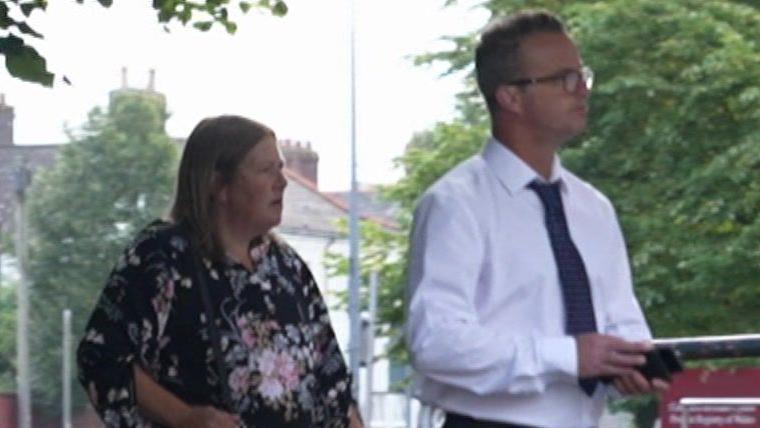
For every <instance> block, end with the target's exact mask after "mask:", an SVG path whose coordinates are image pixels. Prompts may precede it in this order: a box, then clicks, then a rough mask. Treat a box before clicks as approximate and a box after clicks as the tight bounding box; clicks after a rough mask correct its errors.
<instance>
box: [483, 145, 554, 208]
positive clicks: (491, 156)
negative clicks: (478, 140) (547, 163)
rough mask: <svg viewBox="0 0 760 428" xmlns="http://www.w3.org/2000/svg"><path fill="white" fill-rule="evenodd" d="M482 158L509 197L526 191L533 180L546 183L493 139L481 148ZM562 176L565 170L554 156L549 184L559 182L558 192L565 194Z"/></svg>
mask: <svg viewBox="0 0 760 428" xmlns="http://www.w3.org/2000/svg"><path fill="white" fill-rule="evenodd" d="M482 156H483V159H484V160H485V162H486V164H487V165H488V167H489V168H490V169H491V172H493V173H494V175H496V177H497V178H498V179H499V181H500V182H501V184H502V185H503V186H504V187H505V188H506V189H507V191H508V192H509V194H510V195H514V194H516V193H517V192H519V191H521V190H524V189H526V188H527V186H528V184H530V182H531V181H533V180H538V181H540V182H546V180H545V179H544V178H543V177H542V176H541V175H540V174H538V173H537V172H536V171H535V170H534V169H533V168H531V167H530V166H529V165H528V164H527V163H525V161H523V160H522V159H520V158H519V157H517V155H515V154H514V152H512V150H510V149H509V148H508V147H507V146H506V145H504V144H503V143H502V142H501V141H499V140H497V139H496V138H494V137H491V138H489V139H488V142H487V143H486V146H485V148H483V153H482ZM564 175H565V169H564V168H563V167H562V162H560V159H559V156H557V155H556V154H555V155H554V159H553V160H552V172H551V178H550V179H549V182H551V183H553V182H555V181H559V183H560V186H559V187H560V190H561V191H563V192H565V193H566V192H567V191H568V186H567V180H566V179H565V178H564Z"/></svg>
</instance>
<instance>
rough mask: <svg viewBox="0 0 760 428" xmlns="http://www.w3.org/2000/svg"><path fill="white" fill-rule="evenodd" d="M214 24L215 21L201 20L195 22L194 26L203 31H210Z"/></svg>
mask: <svg viewBox="0 0 760 428" xmlns="http://www.w3.org/2000/svg"><path fill="white" fill-rule="evenodd" d="M212 25H214V22H213V21H199V22H195V23H193V27H195V28H197V29H198V30H201V31H208V30H209V29H210V28H211V26H212Z"/></svg>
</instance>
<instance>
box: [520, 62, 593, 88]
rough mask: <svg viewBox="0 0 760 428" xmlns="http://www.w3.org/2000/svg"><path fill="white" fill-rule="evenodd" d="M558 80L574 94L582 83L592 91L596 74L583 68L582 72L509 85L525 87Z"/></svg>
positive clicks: (523, 80)
mask: <svg viewBox="0 0 760 428" xmlns="http://www.w3.org/2000/svg"><path fill="white" fill-rule="evenodd" d="M558 80H561V81H562V87H563V88H564V89H565V91H567V92H568V93H570V94H572V93H575V91H577V90H578V83H580V82H583V83H584V84H585V85H586V89H591V87H592V86H594V72H593V71H592V70H591V69H590V68H589V67H581V69H580V70H568V71H563V72H562V73H559V74H553V75H551V76H544V77H533V78H527V77H526V78H524V79H517V80H513V81H511V82H509V83H508V85H516V86H525V85H533V84H536V83H544V82H556V81H558Z"/></svg>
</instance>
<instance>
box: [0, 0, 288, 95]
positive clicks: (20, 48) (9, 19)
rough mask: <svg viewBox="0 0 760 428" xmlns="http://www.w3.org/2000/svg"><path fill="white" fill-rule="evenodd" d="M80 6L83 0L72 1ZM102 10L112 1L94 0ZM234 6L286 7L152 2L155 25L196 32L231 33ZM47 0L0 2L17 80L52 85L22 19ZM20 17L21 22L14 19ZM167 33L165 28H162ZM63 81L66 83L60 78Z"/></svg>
mask: <svg viewBox="0 0 760 428" xmlns="http://www.w3.org/2000/svg"><path fill="white" fill-rule="evenodd" d="M76 2H77V3H80V4H81V3H84V0H76ZM98 3H100V5H101V6H102V7H106V8H107V7H111V4H112V3H113V1H112V0H98ZM234 6H237V8H238V9H239V10H240V11H241V12H242V13H247V12H248V11H249V10H250V9H251V8H260V9H266V10H269V11H271V13H272V14H273V15H275V16H283V15H285V14H286V13H287V12H288V7H287V5H286V4H285V2H284V1H283V0H257V1H243V0H205V1H194V0H153V1H152V7H153V9H154V10H155V11H156V15H157V18H158V22H160V23H162V24H167V25H168V24H170V23H172V22H179V23H181V24H182V25H188V24H190V25H192V27H193V28H195V29H197V30H200V31H208V30H210V29H211V28H212V27H213V26H214V25H220V26H222V27H223V28H224V29H225V31H227V32H228V33H230V34H232V33H235V31H237V24H236V23H235V22H234V21H233V20H232V19H230V16H229V15H230V14H229V8H230V7H234ZM46 8H47V0H2V1H0V55H2V56H4V57H5V68H6V69H7V70H8V73H9V74H10V75H11V76H13V77H15V78H18V79H21V80H25V81H29V82H34V83H39V84H42V85H45V86H52V85H53V80H54V78H55V76H54V75H53V73H51V72H50V71H48V69H47V64H46V61H45V58H44V57H43V56H41V55H40V54H39V53H38V52H37V50H35V49H34V47H33V46H31V44H30V43H29V42H30V41H31V40H33V39H42V38H43V35H42V34H41V33H39V32H38V31H36V30H34V29H33V28H32V27H31V26H30V25H29V23H28V22H27V21H26V20H25V19H26V18H29V16H30V15H31V14H32V13H33V12H35V11H40V12H44V11H45V9H46ZM14 16H23V19H21V20H20V19H17V18H14ZM164 28H165V29H167V31H168V27H164ZM63 80H64V81H65V82H68V79H67V78H66V77H65V76H64V77H63Z"/></svg>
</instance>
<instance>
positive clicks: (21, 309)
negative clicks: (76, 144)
mask: <svg viewBox="0 0 760 428" xmlns="http://www.w3.org/2000/svg"><path fill="white" fill-rule="evenodd" d="M31 181H32V172H31V171H30V170H29V168H27V167H26V166H24V165H22V166H19V167H17V168H16V170H15V171H14V173H13V184H14V188H15V191H16V259H17V260H18V271H19V283H18V288H16V365H17V367H18V372H17V377H16V388H17V394H18V415H19V428H30V427H31V426H32V410H31V409H32V406H31V391H30V387H29V337H28V335H27V326H28V324H29V286H28V283H27V277H26V217H25V213H24V205H25V204H24V202H25V197H26V189H27V187H29V184H30V183H31Z"/></svg>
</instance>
